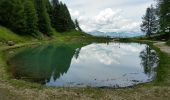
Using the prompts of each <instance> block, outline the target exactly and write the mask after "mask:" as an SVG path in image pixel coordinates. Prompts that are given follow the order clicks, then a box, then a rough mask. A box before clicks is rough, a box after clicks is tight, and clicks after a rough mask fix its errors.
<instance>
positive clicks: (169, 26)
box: [158, 0, 170, 36]
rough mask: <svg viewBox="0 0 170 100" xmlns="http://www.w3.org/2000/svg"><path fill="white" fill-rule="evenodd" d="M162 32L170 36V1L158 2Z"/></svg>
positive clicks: (162, 0)
mask: <svg viewBox="0 0 170 100" xmlns="http://www.w3.org/2000/svg"><path fill="white" fill-rule="evenodd" d="M158 5H159V6H158V7H159V8H158V9H159V17H160V26H161V30H162V31H163V32H165V33H168V34H169V36H170V0H158Z"/></svg>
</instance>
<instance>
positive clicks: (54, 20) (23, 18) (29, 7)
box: [0, 0, 79, 37]
mask: <svg viewBox="0 0 170 100" xmlns="http://www.w3.org/2000/svg"><path fill="white" fill-rule="evenodd" d="M76 23H77V22H76ZM0 25H1V26H4V27H6V28H8V29H10V30H12V31H13V32H15V33H16V34H18V35H22V36H28V35H29V36H34V37H38V36H42V35H43V36H48V37H49V36H52V35H54V34H55V33H56V32H55V31H57V32H60V33H62V32H66V31H70V30H75V22H74V21H73V20H72V19H71V16H70V13H69V10H68V8H67V6H66V4H64V3H62V2H60V1H59V0H50V1H49V0H0ZM78 27H79V26H78Z"/></svg>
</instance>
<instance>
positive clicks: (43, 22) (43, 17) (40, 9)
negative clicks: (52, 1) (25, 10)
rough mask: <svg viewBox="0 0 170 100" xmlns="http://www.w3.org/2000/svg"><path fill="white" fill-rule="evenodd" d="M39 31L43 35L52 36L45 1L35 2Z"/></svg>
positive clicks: (38, 0) (36, 0)
mask: <svg viewBox="0 0 170 100" xmlns="http://www.w3.org/2000/svg"><path fill="white" fill-rule="evenodd" d="M35 5H36V10H37V15H38V28H39V31H40V32H42V33H44V34H45V35H48V36H51V35H52V27H51V21H50V17H49V14H48V12H47V6H46V5H47V4H46V1H45V0H35Z"/></svg>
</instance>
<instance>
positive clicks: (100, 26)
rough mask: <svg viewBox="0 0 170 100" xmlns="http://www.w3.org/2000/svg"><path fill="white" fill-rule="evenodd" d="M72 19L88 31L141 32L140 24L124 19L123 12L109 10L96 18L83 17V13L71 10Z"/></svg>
mask: <svg viewBox="0 0 170 100" xmlns="http://www.w3.org/2000/svg"><path fill="white" fill-rule="evenodd" d="M70 13H71V15H72V18H73V19H75V18H77V19H78V20H79V22H80V26H81V28H82V29H83V30H84V31H86V32H90V31H101V32H122V31H139V25H140V23H139V22H136V21H132V20H130V19H127V18H125V17H123V13H124V12H123V10H121V9H116V10H114V9H111V8H107V9H104V10H102V11H100V12H99V13H98V14H97V15H96V16H82V15H83V14H81V12H79V11H73V10H72V9H70Z"/></svg>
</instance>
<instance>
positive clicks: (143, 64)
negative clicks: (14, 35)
mask: <svg viewBox="0 0 170 100" xmlns="http://www.w3.org/2000/svg"><path fill="white" fill-rule="evenodd" d="M158 61H159V58H158V56H157V54H156V52H155V50H153V49H151V48H150V47H149V46H148V45H146V44H139V43H114V42H113V43H92V44H88V45H85V44H78V43H77V44H55V43H53V44H48V45H42V46H36V47H31V48H23V49H20V50H18V52H17V53H16V54H15V55H14V56H12V57H11V58H9V59H8V62H7V63H8V64H9V66H10V67H9V72H10V73H12V77H13V78H15V79H21V80H26V81H30V82H36V83H40V84H42V85H45V86H56V87H86V86H90V87H114V88H118V87H128V86H133V85H136V84H139V83H145V82H150V81H152V80H153V79H154V78H155V77H156V72H155V68H156V67H157V65H158Z"/></svg>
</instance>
